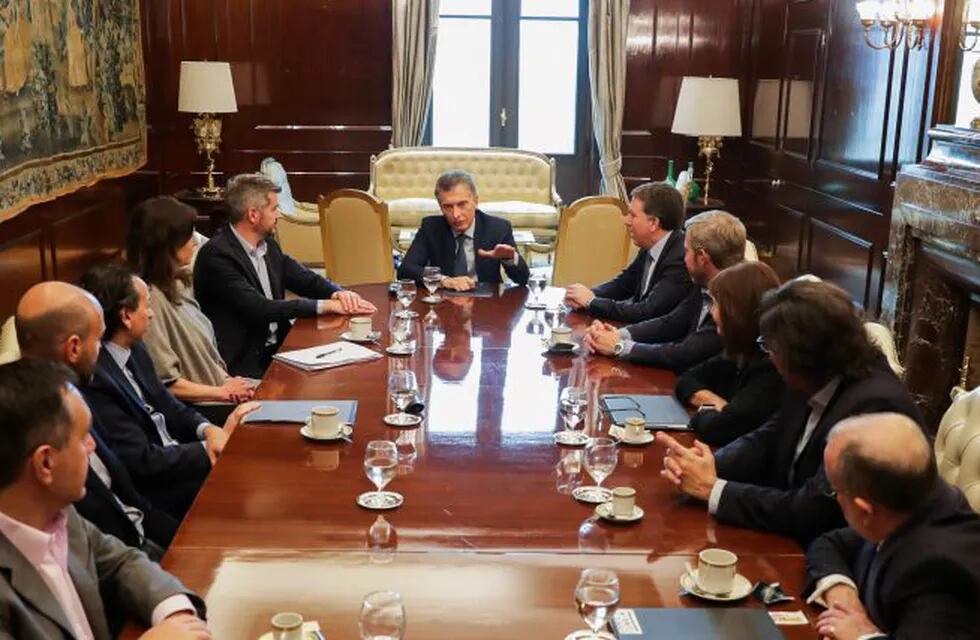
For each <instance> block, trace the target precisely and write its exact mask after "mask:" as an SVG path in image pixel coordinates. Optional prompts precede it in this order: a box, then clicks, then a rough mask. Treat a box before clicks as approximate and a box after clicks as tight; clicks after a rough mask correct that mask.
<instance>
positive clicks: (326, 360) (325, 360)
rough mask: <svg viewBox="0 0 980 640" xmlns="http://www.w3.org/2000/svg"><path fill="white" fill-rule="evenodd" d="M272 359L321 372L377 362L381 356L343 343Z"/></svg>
mask: <svg viewBox="0 0 980 640" xmlns="http://www.w3.org/2000/svg"><path fill="white" fill-rule="evenodd" d="M272 357H273V359H275V360H278V361H279V362H284V363H286V364H288V365H292V366H294V367H298V368H300V369H304V370H306V371H320V370H322V369H332V368H333V367H340V366H342V365H345V364H353V363H355V362H367V361H369V360H377V359H378V358H380V357H381V354H380V353H378V352H377V351H372V350H371V349H368V348H367V347H362V346H361V345H359V344H354V343H353V342H347V341H341V342H331V343H329V344H321V345H319V346H316V347H308V348H306V349H297V350H295V351H284V352H282V353H277V354H276V355H274V356H272Z"/></svg>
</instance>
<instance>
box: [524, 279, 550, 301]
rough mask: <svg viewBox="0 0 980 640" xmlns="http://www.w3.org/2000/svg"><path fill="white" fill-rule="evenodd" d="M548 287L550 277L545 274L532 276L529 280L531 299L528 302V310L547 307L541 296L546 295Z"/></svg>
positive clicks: (528, 288)
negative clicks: (545, 291)
mask: <svg viewBox="0 0 980 640" xmlns="http://www.w3.org/2000/svg"><path fill="white" fill-rule="evenodd" d="M547 286H548V276H546V275H544V274H543V273H534V274H531V277H530V278H528V279H527V290H528V292H530V294H531V299H530V300H529V301H528V303H527V305H525V306H527V308H528V309H544V308H545V305H544V303H543V302H542V301H541V296H542V295H543V294H544V290H545V289H546V288H547Z"/></svg>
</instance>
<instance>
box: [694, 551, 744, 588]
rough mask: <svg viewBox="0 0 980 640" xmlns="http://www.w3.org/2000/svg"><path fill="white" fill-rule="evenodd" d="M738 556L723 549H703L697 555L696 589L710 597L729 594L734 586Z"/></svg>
mask: <svg viewBox="0 0 980 640" xmlns="http://www.w3.org/2000/svg"><path fill="white" fill-rule="evenodd" d="M737 567H738V556H736V555H735V554H734V553H732V552H731V551H726V550H725V549H705V550H704V551H702V552H701V553H699V554H698V575H697V580H696V582H697V585H698V589H700V590H701V591H704V592H705V593H710V594H712V595H716V596H718V595H724V594H726V593H730V592H731V590H732V586H733V585H734V584H735V572H736V569H737Z"/></svg>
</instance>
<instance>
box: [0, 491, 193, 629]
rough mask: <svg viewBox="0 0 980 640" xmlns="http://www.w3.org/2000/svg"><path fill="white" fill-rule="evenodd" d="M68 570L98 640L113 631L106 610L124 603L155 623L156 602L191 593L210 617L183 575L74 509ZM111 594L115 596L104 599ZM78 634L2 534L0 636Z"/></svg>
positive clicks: (142, 620)
mask: <svg viewBox="0 0 980 640" xmlns="http://www.w3.org/2000/svg"><path fill="white" fill-rule="evenodd" d="M68 573H69V574H70V575H71V579H72V582H73V583H74V585H75V590H76V591H77V592H78V598H79V600H81V602H82V607H83V608H84V609H85V615H86V617H87V618H88V623H89V626H90V627H91V628H92V633H93V635H94V636H95V638H96V640H111V638H112V637H113V635H112V630H111V629H110V625H109V622H108V621H107V619H106V611H107V610H113V609H117V608H119V609H122V610H124V611H125V613H126V615H127V616H128V617H129V618H131V619H132V620H134V621H135V622H138V623H139V624H141V625H143V626H144V627H149V626H150V616H151V614H152V613H153V609H154V607H156V606H157V605H158V604H160V603H161V602H162V601H163V600H165V599H167V598H169V597H170V596H173V595H176V594H181V593H182V594H185V595H187V596H188V597H189V598H190V599H191V602H192V603H193V604H194V606H195V607H196V608H197V612H198V615H199V616H201V617H202V618H203V617H204V613H205V609H204V601H203V600H201V599H200V598H199V597H197V596H196V595H195V594H194V593H193V592H191V591H188V590H187V588H186V587H184V585H182V584H181V583H180V581H179V580H177V579H176V578H174V577H173V576H172V575H170V574H169V573H167V572H166V571H164V570H163V569H161V568H160V566H159V565H157V564H155V563H153V562H151V561H150V560H149V559H148V558H147V557H146V556H145V555H144V554H143V553H142V552H141V551H138V550H136V549H133V548H132V547H127V546H126V545H124V544H123V543H122V542H120V541H119V540H117V539H116V538H114V537H112V536H107V535H105V534H103V533H101V532H100V531H99V530H98V529H97V528H96V527H95V525H93V524H92V523H90V522H88V521H87V520H84V519H83V518H82V517H80V516H79V515H78V514H77V513H76V512H75V510H74V509H73V508H71V507H69V509H68ZM106 595H111V597H112V600H111V601H109V602H106V601H104V598H105V596H106ZM14 638H16V639H17V640H73V639H74V638H75V635H74V633H72V629H71V625H70V623H69V622H68V618H67V616H66V615H65V613H64V612H63V611H62V609H61V607H60V606H59V605H58V601H57V600H55V598H54V596H53V595H52V594H51V591H50V590H49V589H48V587H47V585H46V584H45V583H44V580H43V579H42V578H41V576H40V575H39V574H38V572H37V570H36V569H35V568H34V567H33V566H31V564H30V563H29V562H28V561H27V558H25V557H24V556H23V555H22V554H21V553H20V552H19V551H18V550H17V548H16V547H14V545H13V544H12V543H11V542H10V541H9V540H8V539H7V538H6V536H4V535H3V534H0V640H8V639H9V640H13V639H14Z"/></svg>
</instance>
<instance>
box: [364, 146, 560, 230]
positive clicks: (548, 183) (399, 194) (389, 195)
mask: <svg viewBox="0 0 980 640" xmlns="http://www.w3.org/2000/svg"><path fill="white" fill-rule="evenodd" d="M450 169H464V170H466V171H469V172H470V173H472V174H473V176H474V178H475V179H476V187H477V190H478V191H479V198H480V209H481V210H483V211H484V212H486V213H488V214H491V215H496V216H500V217H502V218H506V219H507V220H510V222H511V224H512V225H513V227H514V230H515V231H529V232H531V233H532V234H533V235H534V240H535V241H536V242H537V243H543V244H546V245H551V244H553V243H554V239H555V235H556V234H557V231H558V217H559V214H560V212H561V199H560V198H559V197H558V192H557V191H556V190H555V161H554V160H552V159H551V158H549V157H548V156H546V155H544V154H540V153H535V152H533V151H521V150H519V149H503V148H493V147H491V148H482V149H461V148H449V147H400V148H397V149H388V150H387V151H383V152H381V153H380V154H378V155H377V156H372V158H371V185H370V187H368V192H369V193H371V194H372V195H374V196H375V197H377V198H378V199H379V200H382V201H384V202H385V203H386V204H387V205H388V215H389V218H390V220H391V235H392V243H393V244H394V245H395V246H399V243H398V238H399V235H401V233H402V231H403V230H408V231H414V230H415V229H418V227H419V225H420V224H421V222H422V218H424V217H425V216H430V215H434V214H437V213H439V205H438V204H437V203H436V200H435V198H434V197H433V189H434V188H435V183H436V178H438V177H439V174H441V173H442V172H444V171H448V170H450ZM401 244H402V248H405V242H404V240H403V241H402V243H401Z"/></svg>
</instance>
